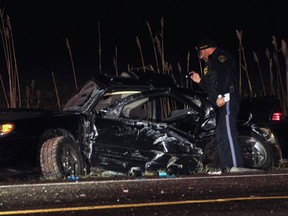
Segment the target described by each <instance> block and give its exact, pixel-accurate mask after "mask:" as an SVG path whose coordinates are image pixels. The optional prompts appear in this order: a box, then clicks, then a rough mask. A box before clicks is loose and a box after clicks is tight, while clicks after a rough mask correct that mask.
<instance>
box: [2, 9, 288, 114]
mask: <svg viewBox="0 0 288 216" xmlns="http://www.w3.org/2000/svg"><path fill="white" fill-rule="evenodd" d="M0 16H1V26H0V32H1V37H2V43H3V49H4V56H5V62H6V66H7V70H6V71H7V76H6V77H3V76H2V74H3V71H4V70H3V69H1V74H0V83H1V87H2V88H1V89H2V91H3V96H4V100H5V103H6V107H8V108H13V107H21V106H22V99H21V88H20V78H19V72H18V67H17V61H16V55H15V47H14V42H13V34H12V27H11V23H10V19H9V16H7V15H5V13H4V11H3V10H2V9H0ZM146 25H147V29H148V32H149V36H150V39H151V42H152V43H151V44H152V48H153V53H152V55H153V56H154V60H155V62H154V64H151V63H149V64H146V61H145V56H144V55H143V47H142V44H141V39H140V37H139V36H136V45H137V46H138V49H139V53H140V55H139V58H140V59H141V65H140V66H138V65H136V66H135V65H133V64H128V65H127V70H128V71H133V70H136V69H138V70H139V69H141V70H142V71H143V72H144V73H145V72H146V71H147V70H149V71H153V72H155V73H163V74H169V75H171V76H173V77H174V78H175V77H176V78H178V79H177V80H180V83H178V84H180V85H182V86H183V87H186V88H193V82H192V81H191V80H189V79H184V77H185V75H186V74H187V73H188V72H189V71H190V67H191V59H190V56H191V53H190V52H191V51H188V53H187V58H186V65H185V67H182V65H181V64H180V63H179V62H178V63H177V65H176V66H175V67H173V65H172V64H171V63H170V62H168V61H167V60H166V59H165V56H166V53H165V44H164V36H165V34H164V33H165V31H164V18H163V17H162V18H161V20H160V26H161V27H160V30H159V31H157V32H156V33H155V32H153V31H152V28H151V25H150V24H149V23H148V22H147V21H146ZM98 34H99V39H98V46H99V47H98V55H99V71H98V73H100V74H101V73H102V70H103V68H102V56H101V55H102V44H101V31H100V23H99V22H98ZM236 38H237V39H238V42H239V53H238V55H239V56H238V63H239V78H240V80H239V90H240V94H241V96H242V97H247V96H248V97H255V96H259V95H264V96H265V95H268V94H269V95H276V96H277V97H278V98H279V100H280V101H281V105H282V106H283V110H284V114H285V115H287V107H288V104H287V95H288V87H287V86H288V54H287V53H288V52H287V44H286V42H285V41H284V40H282V43H281V45H282V46H281V48H279V46H278V43H277V39H276V37H275V36H273V37H272V44H273V45H274V49H273V50H270V49H268V48H266V52H265V54H266V57H267V59H266V60H268V62H269V68H268V70H267V71H269V83H267V82H266V83H265V80H264V78H263V72H262V71H263V68H262V67H261V66H260V65H264V64H263V63H265V62H264V60H263V59H259V58H258V55H256V53H255V52H254V51H252V54H253V58H254V63H256V65H257V69H258V73H259V75H260V76H259V77H260V79H258V80H251V78H250V77H251V73H252V71H250V69H249V64H248V62H249V63H250V64H251V62H252V61H247V56H248V55H247V54H251V53H248V52H247V51H246V50H245V48H244V44H243V32H242V30H241V31H238V30H236ZM66 46H67V48H68V51H69V55H70V59H71V65H72V73H73V76H74V82H75V88H76V90H78V81H77V75H76V71H75V68H74V60H73V57H72V50H71V47H70V43H69V41H68V39H66ZM193 51H194V50H193ZM195 51H196V52H197V56H199V55H198V50H197V48H196V47H195ZM280 51H282V55H281V52H280ZM271 53H272V54H271ZM279 58H284V59H285V65H284V67H283V65H280V61H279ZM113 63H114V67H115V74H116V75H117V76H118V75H119V74H121V71H118V65H119V62H118V49H117V47H115V57H113ZM198 64H199V68H200V72H201V75H203V72H202V62H201V60H200V59H198ZM283 68H284V69H283ZM52 79H53V83H54V88H55V97H56V99H57V103H58V109H61V106H60V100H59V95H58V90H57V86H56V79H55V77H54V74H53V73H52ZM283 80H286V82H283ZM259 81H260V83H257V82H259ZM7 83H8V88H7V86H6V85H7ZM252 83H253V84H254V85H256V86H257V84H258V86H259V85H260V86H261V88H257V87H256V88H255V87H254V86H253V85H252ZM244 84H247V85H244ZM244 86H248V89H244ZM254 89H256V90H258V89H262V91H261V92H257V91H255V90H254ZM47 91H49V90H47ZM23 95H24V94H23ZM40 95H41V94H40V92H39V91H37V90H35V81H33V82H31V85H30V86H27V87H26V94H25V97H26V98H25V102H26V103H25V106H26V107H32V106H36V107H38V106H39V103H40ZM35 101H36V102H35ZM163 103H166V102H163ZM167 109H168V110H169V109H170V107H169V106H168V107H167Z"/></svg>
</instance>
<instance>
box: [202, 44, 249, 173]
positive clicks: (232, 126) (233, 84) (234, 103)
mask: <svg viewBox="0 0 288 216" xmlns="http://www.w3.org/2000/svg"><path fill="white" fill-rule="evenodd" d="M198 47H199V49H200V50H201V49H206V48H208V47H216V44H215V43H214V42H213V41H212V40H209V39H203V40H202V41H201V42H200V44H199V46H198ZM237 77H238V74H237V70H236V63H235V60H234V58H233V57H232V56H231V54H230V53H228V52H227V51H225V50H222V49H220V48H218V47H217V48H216V49H215V50H214V52H213V53H212V54H211V55H210V56H209V57H208V61H207V62H206V66H205V68H204V76H203V77H202V79H201V81H200V83H199V86H200V88H201V89H202V90H204V91H205V92H206V93H207V94H208V97H209V100H210V101H211V102H212V103H213V104H214V106H215V107H216V108H215V109H216V112H217V115H216V140H217V143H218V145H219V150H220V159H221V164H220V168H221V169H224V170H225V169H227V168H228V169H229V168H232V167H244V163H243V159H242V155H241V149H240V145H239V142H238V131H237V123H236V122H237V116H238V112H239V106H240V94H239V92H238V91H237V85H238V79H237ZM224 95H226V97H227V98H226V99H227V101H226V100H225V101H226V102H225V105H224V106H222V107H218V106H217V105H216V100H217V97H219V96H224ZM229 96H230V100H228V99H229V98H228V97H229Z"/></svg>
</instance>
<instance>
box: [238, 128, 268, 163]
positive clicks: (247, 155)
mask: <svg viewBox="0 0 288 216" xmlns="http://www.w3.org/2000/svg"><path fill="white" fill-rule="evenodd" d="M239 144H240V146H241V150H242V156H243V159H244V164H245V165H246V166H247V167H250V168H257V169H271V168H272V167H273V155H272V152H271V150H270V148H269V146H268V145H267V143H266V142H265V140H264V139H262V138H261V137H260V136H259V135H257V134H255V133H253V132H248V131H246V132H240V133H239Z"/></svg>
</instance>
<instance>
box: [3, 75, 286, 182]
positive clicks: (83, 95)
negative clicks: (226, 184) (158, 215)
mask: <svg viewBox="0 0 288 216" xmlns="http://www.w3.org/2000/svg"><path fill="white" fill-rule="evenodd" d="M243 101H244V100H243ZM276 102H277V101H276ZM246 103H247V101H246ZM253 103H254V102H252V101H250V103H247V104H246V105H245V106H244V107H242V108H241V112H240V114H241V115H239V116H240V117H241V118H240V117H239V135H240V137H239V139H240V143H241V148H242V154H243V157H244V161H245V164H246V166H247V167H251V168H258V169H272V168H273V167H275V166H281V165H283V164H285V163H286V161H287V158H288V149H287V143H288V140H287V136H286V134H285V133H287V132H288V128H287V127H288V126H287V121H284V120H281V119H278V120H279V121H273V119H271V115H273V111H275V112H276V111H277V112H278V111H281V110H278V108H276V106H272V107H271V109H269V110H262V109H259V110H256V113H253V112H255V111H254V110H253V109H252V108H253ZM243 104H244V103H243ZM251 104H252V107H250V106H251ZM276 104H277V103H276ZM247 107H248V108H247ZM262 111H263V113H262ZM258 113H262V115H261V116H262V117H263V116H266V117H264V118H263V119H259V120H257V116H256V117H255V116H254V117H253V114H258ZM218 163H219V157H218V152H217V143H216V141H215V111H214V108H213V106H212V105H211V104H210V102H209V101H208V100H207V95H206V94H204V93H199V92H198V93H197V92H194V91H192V90H190V89H187V88H181V87H179V86H177V85H175V82H174V81H173V79H170V77H169V76H167V75H161V74H154V73H153V74H151V73H145V72H143V73H142V74H141V75H139V74H138V75H135V74H134V76H133V77H131V76H130V77H121V76H119V77H115V76H109V75H104V74H102V75H99V76H98V77H97V78H95V79H92V80H89V81H88V82H87V83H86V84H84V85H83V87H82V88H81V89H80V90H79V91H78V92H77V93H76V94H75V95H74V96H73V97H72V98H71V99H70V100H69V101H68V102H67V103H66V105H65V106H64V107H63V110H61V111H52V110H40V109H6V110H4V109H2V110H1V112H0V171H1V173H2V175H5V174H7V172H10V173H11V172H12V173H13V172H14V173H22V172H25V173H38V174H39V176H42V177H43V178H67V177H70V176H90V175H98V174H99V173H101V172H104V171H112V172H116V173H120V174H123V175H136V174H137V175H145V174H153V175H156V174H158V173H159V172H161V171H165V172H167V173H169V174H192V173H198V172H203V170H205V168H206V167H212V168H213V167H217V165H218Z"/></svg>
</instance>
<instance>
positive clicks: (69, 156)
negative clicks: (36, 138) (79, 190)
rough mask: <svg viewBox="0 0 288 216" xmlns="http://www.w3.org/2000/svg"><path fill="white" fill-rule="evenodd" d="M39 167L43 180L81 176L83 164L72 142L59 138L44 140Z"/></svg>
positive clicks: (67, 138) (65, 138)
mask: <svg viewBox="0 0 288 216" xmlns="http://www.w3.org/2000/svg"><path fill="white" fill-rule="evenodd" d="M40 166H41V172H42V175H43V177H44V178H52V179H53V178H56V179H61V178H66V177H68V176H81V175H82V174H83V162H82V157H81V153H80V151H79V149H78V148H77V145H76V143H75V141H74V140H72V139H71V138H69V137H65V136H59V137H54V138H51V139H48V140H46V141H45V142H44V143H43V145H42V147H41V152H40Z"/></svg>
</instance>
